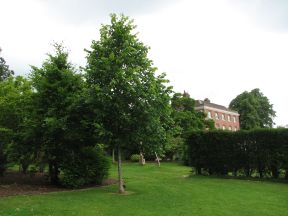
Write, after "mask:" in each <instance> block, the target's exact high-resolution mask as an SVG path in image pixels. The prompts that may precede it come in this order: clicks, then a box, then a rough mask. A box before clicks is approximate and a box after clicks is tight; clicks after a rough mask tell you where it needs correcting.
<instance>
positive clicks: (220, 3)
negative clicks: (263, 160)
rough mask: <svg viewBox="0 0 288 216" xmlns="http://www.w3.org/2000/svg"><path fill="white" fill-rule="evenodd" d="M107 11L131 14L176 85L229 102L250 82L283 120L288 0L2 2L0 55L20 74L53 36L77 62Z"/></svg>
mask: <svg viewBox="0 0 288 216" xmlns="http://www.w3.org/2000/svg"><path fill="white" fill-rule="evenodd" d="M110 13H124V14H125V15H129V16H130V17H131V18H133V19H134V20H135V24H136V25H137V26H138V27H137V31H138V32H139V37H140V39H141V40H142V41H143V42H144V43H145V44H146V45H148V46H150V47H151V50H150V54H149V57H150V58H151V59H152V60H153V61H154V64H155V66H156V67H158V69H159V71H161V72H166V73H167V76H168V78H169V79H170V81H171V85H173V86H174V90H175V91H180V92H183V91H184V90H186V91H188V92H189V93H190V95H191V97H193V98H194V99H204V98H206V97H207V98H209V99H210V100H211V102H214V103H218V104H222V105H225V106H228V105H229V103H230V101H231V100H232V99H233V98H235V97H236V96H237V95H238V94H240V93H242V92H243V91H245V90H247V91H250V90H252V89H254V88H260V90H261V91H262V92H263V93H264V95H266V96H267V97H268V98H269V99H270V102H271V103H272V104H274V109H275V110H276V112H277V118H275V122H276V125H286V124H288V111H287V110H288V100H287V98H286V97H287V96H286V94H287V93H288V85H287V78H286V74H287V72H288V1H287V0H217V1H215V0H25V1H23V0H0V21H1V27H0V47H1V48H2V53H1V55H2V57H4V58H5V60H6V62H7V63H8V64H9V65H10V67H11V68H12V69H13V70H14V71H15V72H16V74H17V75H27V74H28V73H29V71H30V66H29V65H35V66H40V65H41V63H42V62H43V60H44V59H45V58H46V56H45V54H46V53H48V52H51V50H52V47H51V44H52V43H53V41H57V42H61V41H63V42H64V44H65V46H66V47H67V48H68V49H69V50H70V52H71V55H70V60H71V62H73V63H74V64H76V65H78V66H81V65H85V52H84V51H83V50H84V48H89V47H90V44H91V41H92V40H98V39H99V28H100V25H101V23H104V24H105V23H108V22H109V14H110Z"/></svg>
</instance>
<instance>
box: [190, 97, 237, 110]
mask: <svg viewBox="0 0 288 216" xmlns="http://www.w3.org/2000/svg"><path fill="white" fill-rule="evenodd" d="M201 106H208V107H212V108H215V109H220V110H225V111H228V112H235V113H238V112H237V111H235V110H231V109H228V108H227V107H225V106H222V105H219V104H215V103H211V102H210V100H208V99H205V100H204V101H203V100H196V101H195V108H196V107H201Z"/></svg>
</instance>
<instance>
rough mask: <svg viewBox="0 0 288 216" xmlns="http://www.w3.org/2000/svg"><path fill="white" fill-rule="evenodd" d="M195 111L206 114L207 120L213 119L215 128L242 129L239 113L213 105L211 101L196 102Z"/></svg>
mask: <svg viewBox="0 0 288 216" xmlns="http://www.w3.org/2000/svg"><path fill="white" fill-rule="evenodd" d="M195 110H196V111H200V112H205V113H206V114H207V118H210V119H213V120H214V122H215V127H216V128H217V129H222V130H230V131H237V130H239V129H240V123H239V113H238V112H237V111H233V110H230V109H228V108H226V107H225V106H221V105H218V104H214V103H211V102H210V100H209V99H207V98H206V99H205V100H204V101H202V100H196V104H195Z"/></svg>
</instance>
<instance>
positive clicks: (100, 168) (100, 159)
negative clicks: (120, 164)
mask: <svg viewBox="0 0 288 216" xmlns="http://www.w3.org/2000/svg"><path fill="white" fill-rule="evenodd" d="M109 168H110V161H109V159H108V158H107V157H106V156H105V155H104V151H103V149H102V148H101V147H100V146H99V145H97V146H95V147H84V148H83V149H81V150H80V151H79V152H77V153H75V152H72V153H71V155H70V157H69V160H67V161H66V163H65V164H63V165H62V167H61V171H62V176H61V182H62V185H64V186H65V187H69V188H79V187H82V186H84V185H87V184H102V181H103V179H105V178H106V177H107V176H108V171H109Z"/></svg>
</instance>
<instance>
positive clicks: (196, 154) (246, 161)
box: [187, 129, 288, 179]
mask: <svg viewBox="0 0 288 216" xmlns="http://www.w3.org/2000/svg"><path fill="white" fill-rule="evenodd" d="M187 145H188V148H187V149H188V150H187V151H188V152H187V154H188V160H189V164H190V165H191V166H193V167H195V169H196V173H197V174H202V173H203V171H205V172H208V173H209V174H211V175H212V174H213V175H215V174H216V175H227V174H228V172H232V173H233V174H234V175H235V176H237V175H238V174H239V173H241V172H242V173H243V174H244V175H245V176H247V177H250V176H251V174H252V173H255V172H256V173H257V175H258V176H259V177H260V178H263V177H264V176H266V177H269V176H272V177H273V178H278V177H279V174H280V171H283V172H285V178H286V179H288V129H257V130H250V131H237V132H230V131H220V130H217V131H197V132H196V131H195V132H192V133H191V134H190V135H189V137H188V139H187Z"/></svg>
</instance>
